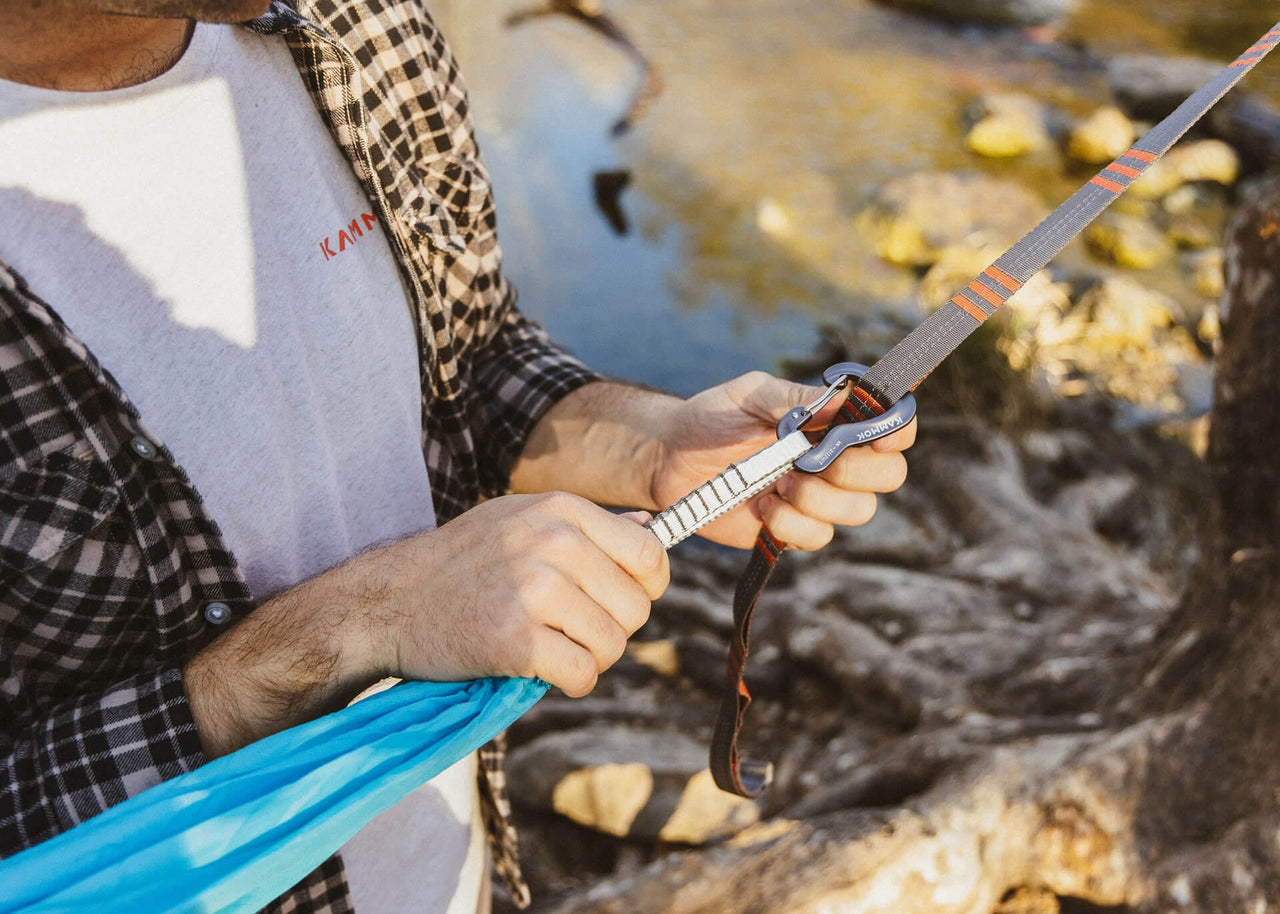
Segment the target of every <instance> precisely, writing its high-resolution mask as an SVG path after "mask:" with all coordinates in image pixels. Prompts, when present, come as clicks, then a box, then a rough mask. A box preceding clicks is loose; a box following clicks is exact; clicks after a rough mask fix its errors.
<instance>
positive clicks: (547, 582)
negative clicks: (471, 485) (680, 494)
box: [184, 493, 669, 758]
mask: <svg viewBox="0 0 1280 914" xmlns="http://www.w3.org/2000/svg"><path fill="white" fill-rule="evenodd" d="M645 520H647V516H646V515H643V514H634V515H622V516H618V515H614V514H611V513H610V512H608V511H605V510H604V509H602V508H599V507H597V506H596V505H594V504H592V503H591V502H589V501H586V500H585V499H581V498H578V497H576V496H573V495H566V494H563V493H551V494H546V495H512V496H506V497H503V498H497V499H494V500H492V501H489V502H485V503H484V504H482V505H480V506H478V507H476V508H474V509H472V510H471V511H468V512H466V513H465V514H463V515H461V516H460V517H458V518H456V519H455V520H453V521H450V522H449V523H448V524H445V525H444V526H443V527H440V528H439V529H438V530H434V531H432V532H430V533H424V534H420V535H418V536H415V537H411V538H409V539H406V540H403V541H401V542H398V543H394V544H392V545H390V546H384V547H380V548H378V549H374V550H372V551H370V552H367V553H365V554H363V555H360V556H357V557H356V558H354V559H352V560H350V561H348V562H346V563H345V564H343V565H340V566H338V567H337V568H334V569H331V570H330V571H327V572H325V573H324V574H321V575H319V576H318V577H315V578H313V579H311V580H309V581H306V582H304V583H302V584H300V585H298V586H297V587H295V588H292V589H290V590H288V591H285V592H284V593H281V594H279V595H278V596H276V597H273V598H272V599H270V600H268V601H267V602H266V603H264V604H263V605H262V606H260V607H258V608H257V609H256V610H254V611H253V612H252V613H251V614H250V615H249V616H248V617H247V618H246V619H244V620H243V621H242V622H241V623H239V624H238V625H236V626H235V627H234V628H233V629H231V630H230V631H228V632H226V633H225V634H223V635H222V636H221V637H219V638H218V639H217V640H216V641H214V642H213V643H212V644H211V645H209V646H208V647H207V648H205V649H204V650H203V651H201V652H200V653H199V654H197V655H196V656H195V657H194V658H192V660H191V661H190V662H189V663H188V664H187V667H186V669H185V671H184V673H185V681H186V686H187V694H188V698H189V699H190V704H191V709H192V714H193V716H194V717H195V721H196V727H197V730H198V731H199V732H200V737H201V742H202V743H203V744H204V748H205V753H206V755H208V756H209V757H211V758H212V757H216V756H218V755H222V754H225V753H227V752H230V751H233V750H234V749H237V748H239V747H240V746H243V745H246V744H247V743H249V742H252V741H254V740H257V739H261V738H262V737H264V736H267V735H269V734H270V733H274V732H276V731H278V730H282V729H285V728H286V727H290V726H293V725H295V724H298V723H301V722H303V721H305V720H308V719H310V718H313V717H316V716H318V715H319V714H322V713H325V712H326V711H329V710H335V709H336V708H339V707H341V706H342V705H343V704H345V703H346V702H347V701H349V700H350V699H351V698H353V697H354V696H355V695H356V694H358V693H359V692H360V691H361V690H362V689H363V688H365V687H367V686H368V685H370V684H372V683H373V682H376V681H377V680H379V679H381V678H383V677H385V676H399V677H402V678H406V679H428V680H443V681H447V680H461V679H472V678H477V677H481V676H539V677H541V678H542V679H544V680H546V681H547V682H549V683H551V684H552V685H554V686H558V687H559V688H561V689H562V690H564V691H565V692H566V693H567V694H569V695H571V696H575V697H578V696H582V695H586V694H587V693H588V692H590V691H591V690H592V689H593V688H594V687H595V684H596V679H597V677H598V676H599V674H600V673H601V672H603V671H604V670H605V669H607V668H608V667H610V666H611V665H612V664H613V663H614V662H616V661H617V659H618V658H619V657H620V656H621V655H622V652H623V650H624V649H625V648H626V643H627V638H628V637H630V635H631V634H632V633H633V632H635V631H636V629H638V628H639V627H640V626H641V625H643V624H644V622H645V620H646V619H647V618H648V616H649V605H650V601H651V600H653V599H656V598H657V597H658V596H659V595H660V594H661V593H662V592H663V591H664V590H665V589H666V586H667V581H668V574H669V570H668V565H667V556H666V552H665V550H663V548H662V546H661V544H660V543H659V542H658V540H657V538H656V537H654V536H653V535H652V534H651V533H649V531H647V530H645V529H644V527H643V526H641V524H642V523H643V522H644V521H645Z"/></svg>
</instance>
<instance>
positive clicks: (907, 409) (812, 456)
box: [778, 362, 916, 473]
mask: <svg viewBox="0 0 1280 914" xmlns="http://www.w3.org/2000/svg"><path fill="white" fill-rule="evenodd" d="M869 370H870V369H868V368H867V366H866V365H860V364H858V363H857V362H838V363H836V364H835V365H832V366H831V367H830V368H828V369H827V370H826V371H824V372H823V373H822V380H824V381H826V382H827V384H828V385H829V386H828V387H827V389H826V391H825V392H824V393H823V394H822V396H821V397H819V398H818V399H817V400H815V401H814V402H813V403H812V404H810V405H809V406H806V407H796V408H795V409H793V410H791V412H789V413H787V414H786V415H785V416H783V417H782V421H781V422H779V423H778V437H779V438H782V437H784V436H785V435H789V434H791V433H792V432H794V431H798V430H799V429H802V428H804V426H805V425H806V424H807V423H808V422H809V420H810V419H812V418H813V414H814V413H816V412H817V411H818V410H820V409H821V408H822V407H823V406H824V405H826V404H827V402H829V401H830V400H831V398H832V397H834V396H835V395H836V393H838V392H839V391H841V390H843V389H844V388H845V387H846V386H847V385H848V384H849V382H850V381H857V380H858V379H860V378H861V377H862V376H863V375H864V374H866V373H867V372H868V371H869ZM915 415H916V398H915V396H914V395H912V394H907V395H906V396H904V397H903V398H902V399H901V400H899V401H898V402H897V403H895V404H893V406H891V407H889V408H888V409H887V410H885V411H884V412H883V413H881V414H880V415H878V416H875V417H874V418H871V419H864V420H862V421H861V422H846V423H844V424H842V425H837V426H834V427H833V428H831V429H830V430H829V431H828V432H827V434H826V435H825V436H824V437H823V439H822V441H820V442H819V443H817V444H815V445H814V446H813V448H812V449H811V450H809V451H807V452H806V453H804V454H801V455H800V457H798V458H797V459H796V462H795V468H796V469H797V470H803V471H804V472H806V473H821V472H822V471H823V470H825V469H826V468H827V467H829V466H831V464H832V463H834V462H835V459H836V458H837V457H839V456H840V455H841V454H843V453H844V452H845V451H846V450H848V449H849V448H851V447H856V446H860V445H864V444H870V443H871V442H872V441H875V440H876V439H877V438H883V437H885V436H886V435H890V434H892V433H893V432H896V431H897V430H898V429H900V428H903V427H904V426H906V425H907V424H908V423H909V422H910V421H911V420H912V419H914V418H915Z"/></svg>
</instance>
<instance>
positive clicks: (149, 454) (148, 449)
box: [129, 435, 160, 460]
mask: <svg viewBox="0 0 1280 914" xmlns="http://www.w3.org/2000/svg"><path fill="white" fill-rule="evenodd" d="M129 447H131V448H133V452H134V453H135V454H137V455H138V456H139V457H145V458H146V459H147V460H154V459H155V458H156V455H157V454H159V453H160V452H159V451H158V450H156V446H155V445H154V444H152V443H151V442H150V441H148V440H147V439H146V438H143V437H142V436H141V435H139V436H138V437H136V438H134V439H133V440H132V441H130V442H129Z"/></svg>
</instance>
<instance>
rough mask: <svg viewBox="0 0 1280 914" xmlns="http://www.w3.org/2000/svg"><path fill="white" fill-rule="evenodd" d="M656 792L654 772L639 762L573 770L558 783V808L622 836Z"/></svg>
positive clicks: (554, 800) (554, 798) (554, 799)
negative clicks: (654, 790) (654, 788)
mask: <svg viewBox="0 0 1280 914" xmlns="http://www.w3.org/2000/svg"><path fill="white" fill-rule="evenodd" d="M652 794H653V772H651V771H650V770H649V766H648V765H643V764H641V763H639V762H632V763H628V764H607V765H594V766H592V767H590V768H580V769H578V770H577V771H571V772H569V773H568V774H566V775H565V776H564V777H563V778H561V780H560V782H559V783H558V784H556V786H555V791H554V792H553V793H552V796H551V804H552V807H553V808H554V809H555V811H556V812H558V813H560V815H562V816H565V817H566V818H569V819H572V820H573V821H575V822H577V823H578V824H579V825H586V826H587V827H589V828H594V829H596V830H597V831H602V832H605V833H607V834H610V835H617V836H618V837H623V836H624V835H626V834H627V833H628V832H630V831H631V823H632V822H634V821H635V820H636V816H638V815H639V814H640V810H641V809H643V808H644V804H645V803H647V802H649V797H650V796H651V795H652Z"/></svg>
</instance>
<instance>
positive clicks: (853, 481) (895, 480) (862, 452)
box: [778, 447, 907, 498]
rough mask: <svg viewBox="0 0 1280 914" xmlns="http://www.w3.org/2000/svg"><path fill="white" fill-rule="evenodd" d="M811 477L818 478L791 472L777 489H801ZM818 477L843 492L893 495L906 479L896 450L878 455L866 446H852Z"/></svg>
mask: <svg viewBox="0 0 1280 914" xmlns="http://www.w3.org/2000/svg"><path fill="white" fill-rule="evenodd" d="M814 478H819V477H813V476H810V475H809V474H807V473H791V474H789V475H787V476H784V477H783V478H782V479H781V480H779V482H778V488H779V491H782V492H784V493H786V491H787V488H788V487H790V486H797V487H802V486H803V484H805V483H806V482H807V481H808V479H814ZM820 478H822V479H825V480H826V481H827V482H829V483H832V484H833V485H836V486H839V487H840V488H842V489H851V490H857V491H862V492H894V491H897V490H898V489H899V488H901V487H902V484H903V483H904V482H906V480H907V459H906V458H905V457H904V456H902V454H901V453H900V452H898V451H890V452H889V453H877V452H876V451H873V450H870V449H868V448H865V447H851V448H849V450H847V451H845V452H844V453H843V454H841V455H840V456H839V457H837V458H836V461H835V463H833V464H831V466H829V467H827V468H826V469H825V470H823V471H822V473H821V477H820ZM787 497H788V498H790V496H787Z"/></svg>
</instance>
